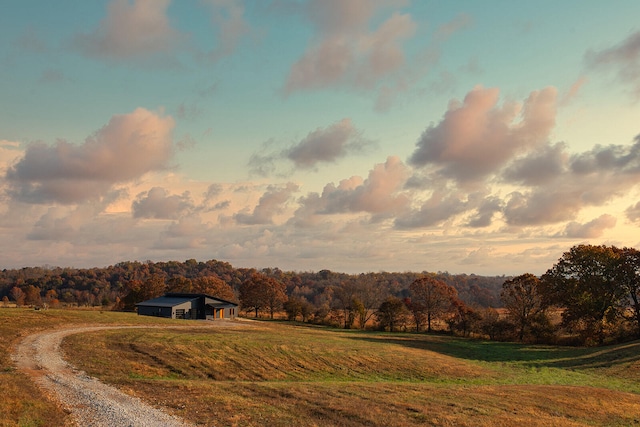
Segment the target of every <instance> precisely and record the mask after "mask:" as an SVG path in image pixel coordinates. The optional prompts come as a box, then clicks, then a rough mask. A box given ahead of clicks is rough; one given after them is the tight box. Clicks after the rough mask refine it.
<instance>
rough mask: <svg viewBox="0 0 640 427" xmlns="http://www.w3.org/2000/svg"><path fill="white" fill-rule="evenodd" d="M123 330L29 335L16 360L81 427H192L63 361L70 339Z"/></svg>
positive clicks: (81, 329)
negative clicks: (66, 341) (63, 350)
mask: <svg viewBox="0 0 640 427" xmlns="http://www.w3.org/2000/svg"><path fill="white" fill-rule="evenodd" d="M120 328H126V327H122V326H120V327H113V326H111V327H95V326H94V327H75V328H68V329H62V330H55V331H47V332H41V333H38V334H35V335H30V336H28V337H26V338H25V339H24V340H23V341H22V342H21V343H20V344H19V345H18V346H17V348H16V350H15V351H14V354H13V355H12V356H13V360H14V363H15V364H16V366H17V367H18V369H21V370H22V371H24V372H26V373H27V374H29V375H30V376H31V377H32V378H33V379H34V380H35V381H36V383H37V384H38V385H39V386H41V387H43V388H44V389H45V391H46V392H48V394H49V395H51V396H52V397H54V398H55V399H57V400H58V401H60V403H61V404H62V405H63V407H65V408H66V409H67V410H69V411H70V412H71V414H72V416H73V418H74V421H75V422H76V424H77V425H78V426H95V427H111V426H124V427H126V426H132V427H133V426H135V427H173V426H193V424H189V423H187V422H185V421H183V420H180V419H178V418H177V417H174V416H171V415H169V414H167V413H166V412H163V411H161V410H159V409H157V408H154V407H152V406H150V405H148V404H147V403H145V402H143V401H141V400H140V399H138V398H135V397H132V396H129V395H127V394H125V393H123V392H121V391H120V390H118V389H116V388H114V387H111V386H108V385H106V384H103V383H101V382H100V381H98V380H97V379H95V378H92V377H89V376H87V375H86V374H85V373H83V372H81V371H78V370H77V369H75V368H74V367H73V366H71V365H69V364H68V363H67V362H65V361H64V359H63V358H62V354H61V351H60V343H61V342H62V339H63V338H64V337H66V336H67V335H71V334H78V333H83V332H93V331H99V330H105V329H120ZM135 328H140V327H139V326H137V327H135Z"/></svg>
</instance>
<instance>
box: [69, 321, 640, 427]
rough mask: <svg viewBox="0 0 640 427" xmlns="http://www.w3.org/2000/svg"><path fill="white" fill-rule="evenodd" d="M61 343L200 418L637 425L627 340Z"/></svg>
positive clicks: (165, 335) (318, 337)
mask: <svg viewBox="0 0 640 427" xmlns="http://www.w3.org/2000/svg"><path fill="white" fill-rule="evenodd" d="M254 325H255V326H254ZM65 348H66V350H67V351H68V352H69V355H70V356H71V352H73V356H71V357H72V358H73V359H74V360H75V362H76V363H77V364H79V365H81V367H82V368H83V369H85V370H87V371H88V372H90V373H91V374H93V375H97V376H98V377H101V378H103V379H104V380H105V381H108V382H111V383H114V384H117V385H118V386H119V387H121V388H123V389H124V390H125V391H128V392H129V393H131V394H135V395H138V396H140V397H142V398H144V399H146V400H148V401H150V402H152V403H154V404H156V405H161V406H166V407H168V408H170V409H171V410H173V411H174V412H175V413H177V414H178V415H180V416H182V417H184V418H187V419H190V420H191V421H193V422H197V423H200V424H201V425H216V426H263V425H273V426H300V425H306V426H412V425H433V426H522V425H528V426H592V425H608V426H632V425H640V395H639V394H637V393H629V392H625V389H626V387H627V386H630V385H632V384H633V381H627V380H625V378H624V373H625V372H626V371H627V370H628V369H629V368H631V367H637V366H638V357H640V356H636V357H635V358H634V357H633V356H632V354H633V351H634V349H633V348H627V349H625V348H623V347H620V348H618V347H616V348H615V350H611V349H609V350H610V351H609V352H607V350H606V349H597V350H593V349H562V348H549V347H543V348H528V347H526V346H519V345H514V344H505V343H479V342H469V341H467V340H460V339H455V338H451V337H444V336H427V335H415V334H394V335H391V334H380V333H363V332H359V331H339V330H327V329H316V328H309V327H293V326H290V325H287V324H282V323H273V322H261V323H257V324H253V325H242V326H239V327H238V328H234V329H227V328H225V329H207V330H203V329H201V328H198V329H192V330H181V331H178V330H173V331H169V330H129V331H108V332H99V333H92V334H90V336H84V337H79V336H76V337H70V339H68V340H67V341H66V343H65ZM598 352H601V353H598ZM516 359H517V360H516ZM571 361H573V362H571ZM569 364H570V366H569ZM555 365H557V366H555ZM565 365H566V366H565ZM596 365H597V366H596ZM616 372H617V373H616ZM564 384H568V385H564ZM592 384H593V385H596V386H597V387H594V386H592ZM636 390H638V388H637V387H636Z"/></svg>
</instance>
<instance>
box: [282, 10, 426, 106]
mask: <svg viewBox="0 0 640 427" xmlns="http://www.w3.org/2000/svg"><path fill="white" fill-rule="evenodd" d="M401 4H403V2H392V1H369V0H353V1H343V0H315V1H311V2H310V3H309V8H308V17H309V19H310V20H311V22H312V23H313V24H314V26H315V27H316V40H315V41H314V42H313V43H312V44H311V46H310V47H309V48H308V49H307V51H306V52H305V53H304V55H303V56H302V57H301V58H300V59H299V60H298V61H296V63H294V64H293V66H292V67H291V70H290V72H289V76H288V78H287V81H286V83H285V86H284V92H285V93H286V94H289V93H292V92H295V91H298V90H308V89H318V88H323V87H328V86H333V85H343V84H346V85H350V86H353V87H358V88H362V87H370V86H371V85H373V84H375V83H376V82H377V81H378V80H379V79H380V78H382V77H384V76H387V75H389V74H391V73H393V72H395V71H397V70H398V69H399V68H400V67H401V66H402V65H403V64H404V63H405V56H404V52H403V49H402V43H403V41H404V40H406V39H409V38H411V37H412V36H413V35H414V33H415V30H416V24H415V22H414V21H413V19H412V18H411V16H409V15H406V14H400V13H393V14H392V15H391V16H390V17H389V18H387V19H386V20H384V21H383V22H382V23H381V24H380V25H379V27H378V28H377V29H375V30H374V31H371V30H370V29H369V25H370V22H371V20H372V19H373V17H374V16H376V14H377V13H378V12H379V11H380V10H383V9H384V8H385V7H387V6H394V5H401Z"/></svg>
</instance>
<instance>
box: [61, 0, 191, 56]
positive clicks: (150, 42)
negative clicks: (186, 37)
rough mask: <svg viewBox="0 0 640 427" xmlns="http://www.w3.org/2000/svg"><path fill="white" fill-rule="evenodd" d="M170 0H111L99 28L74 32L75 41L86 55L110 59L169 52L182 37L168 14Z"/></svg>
mask: <svg viewBox="0 0 640 427" xmlns="http://www.w3.org/2000/svg"><path fill="white" fill-rule="evenodd" d="M170 1H171V0H133V1H130V0H112V1H111V2H110V3H109V4H108V5H107V15H106V17H105V18H104V19H103V20H102V21H101V22H100V25H99V27H98V28H97V29H96V30H95V31H93V32H91V33H89V34H78V35H76V37H75V40H74V41H75V44H76V45H77V46H78V47H79V48H80V49H81V50H82V51H83V52H84V53H85V54H87V55H89V56H97V57H107V58H112V59H128V58H133V57H137V56H141V57H145V56H150V55H153V54H156V53H160V52H169V51H171V50H172V49H173V48H175V47H176V46H177V45H178V44H179V43H180V41H181V40H182V38H183V36H182V35H181V34H180V33H178V32H177V31H176V30H175V29H173V28H172V27H171V23H170V22H169V18H168V17H167V8H168V7H169V3H170Z"/></svg>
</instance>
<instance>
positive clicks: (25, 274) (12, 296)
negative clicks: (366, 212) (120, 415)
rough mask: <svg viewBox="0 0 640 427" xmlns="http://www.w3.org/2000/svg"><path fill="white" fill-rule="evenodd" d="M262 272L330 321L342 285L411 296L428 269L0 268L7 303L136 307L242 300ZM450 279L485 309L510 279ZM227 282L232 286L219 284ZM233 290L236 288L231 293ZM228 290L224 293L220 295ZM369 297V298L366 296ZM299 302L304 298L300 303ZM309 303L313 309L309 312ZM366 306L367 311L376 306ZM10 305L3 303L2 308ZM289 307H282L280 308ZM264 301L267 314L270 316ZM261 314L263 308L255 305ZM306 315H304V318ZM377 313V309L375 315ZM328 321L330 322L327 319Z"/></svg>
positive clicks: (219, 264)
mask: <svg viewBox="0 0 640 427" xmlns="http://www.w3.org/2000/svg"><path fill="white" fill-rule="evenodd" d="M254 274H259V275H262V276H264V277H268V278H270V279H273V280H275V281H277V282H278V283H280V284H282V285H283V286H284V289H285V290H284V293H285V294H286V295H287V297H288V298H290V299H291V302H290V303H289V306H291V307H294V310H295V307H296V306H297V305H298V303H302V302H304V303H305V304H304V307H303V311H304V313H305V314H304V315H305V319H306V320H313V321H318V322H320V321H325V320H326V321H327V322H328V321H329V318H333V317H335V316H333V314H331V313H328V312H329V311H332V310H334V309H333V308H332V307H334V306H335V305H336V304H337V303H335V302H334V301H333V300H334V295H333V292H334V290H335V289H336V288H338V287H341V286H342V283H347V282H348V283H354V284H355V285H354V286H358V287H360V288H363V289H366V288H367V287H374V286H378V287H382V288H384V289H387V290H388V292H389V293H390V294H392V295H397V296H399V297H406V296H407V295H408V288H409V285H410V284H411V283H412V282H413V281H414V280H415V279H416V278H417V277H420V276H421V275H422V274H426V273H425V272H422V273H414V272H378V273H362V274H346V273H340V272H334V271H330V270H320V271H317V272H313V271H302V272H295V271H283V270H280V269H278V268H264V269H255V268H235V267H233V266H232V265H231V264H229V263H227V262H223V261H217V260H209V261H205V262H203V261H196V260H194V259H189V260H186V261H184V262H180V261H167V262H152V261H146V262H139V261H126V262H121V263H118V264H115V265H112V266H109V267H105V268H87V269H78V268H71V267H64V268H63V267H51V266H43V267H25V268H21V269H4V270H2V271H0V300H1V301H4V304H5V305H6V304H9V303H11V304H17V305H20V306H23V305H24V306H44V305H47V306H50V307H65V306H83V307H103V308H105V309H109V308H116V309H119V310H133V309H134V307H135V303H137V302H141V301H143V300H145V299H149V298H152V297H155V296H158V295H161V294H162V293H164V292H170V291H174V292H175V291H179V292H204V293H207V292H208V293H211V294H213V295H216V296H218V297H220V298H223V299H229V300H233V301H239V297H240V290H241V285H242V284H243V283H244V282H245V281H247V279H249V278H251V276H252V275H254ZM434 274H435V275H436V276H437V277H438V278H439V279H440V280H442V281H443V282H445V283H447V284H449V285H451V286H453V287H455V288H456V289H457V290H458V293H459V295H460V297H461V299H463V300H464V301H465V302H467V303H469V304H472V305H475V306H480V307H488V306H497V305H499V303H500V302H499V301H500V297H499V294H500V287H501V285H502V283H503V282H504V280H505V276H495V277H494V276H479V275H475V274H470V275H468V274H449V273H447V272H438V273H434ZM219 281H222V282H223V283H225V284H226V285H228V287H225V288H224V290H222V289H221V287H220V286H217V287H216V286H215V285H212V283H218V282H219ZM229 288H230V291H229ZM220 292H223V293H221V294H218V293H220ZM362 299H363V301H366V298H362ZM296 301H297V302H298V303H297V302H296ZM307 304H310V305H311V306H313V310H312V312H311V313H309V309H308V307H307ZM369 304H370V303H368V302H367V303H366V305H367V306H368V307H367V310H370V309H371V306H369ZM1 306H2V303H1V302H0V307H1ZM278 310H280V311H281V310H282V307H278ZM268 311H269V310H268V309H267V308H266V306H264V307H263V305H262V304H260V305H259V307H258V314H259V315H268ZM254 314H255V310H254ZM299 316H302V315H299ZM368 317H371V313H370V312H369V313H368ZM321 319H325V320H321Z"/></svg>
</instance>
